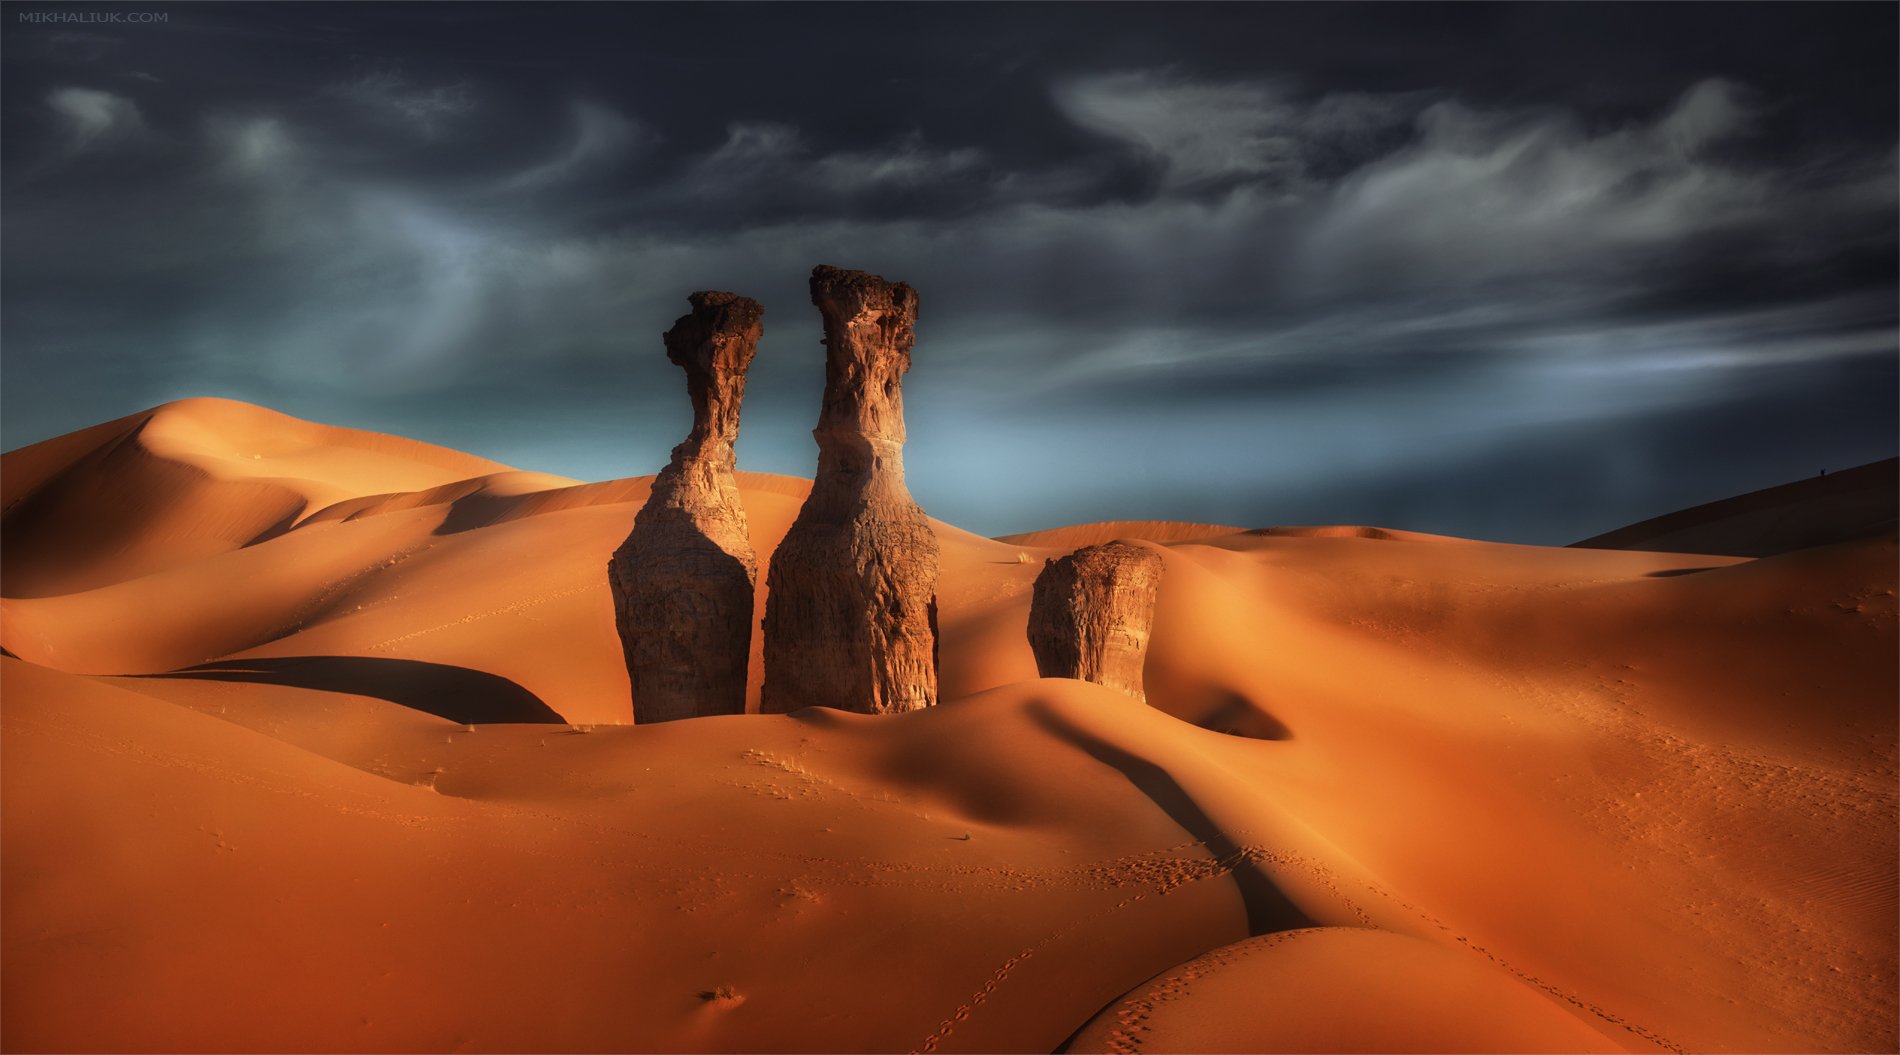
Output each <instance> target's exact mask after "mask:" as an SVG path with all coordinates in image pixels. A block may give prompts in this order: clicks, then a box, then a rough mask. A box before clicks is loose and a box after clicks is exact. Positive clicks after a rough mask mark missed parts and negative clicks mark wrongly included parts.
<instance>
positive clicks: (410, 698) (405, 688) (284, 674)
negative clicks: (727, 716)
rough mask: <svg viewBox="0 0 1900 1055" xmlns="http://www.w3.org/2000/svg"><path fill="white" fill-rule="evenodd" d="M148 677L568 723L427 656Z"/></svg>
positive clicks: (446, 713)
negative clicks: (276, 687)
mask: <svg viewBox="0 0 1900 1055" xmlns="http://www.w3.org/2000/svg"><path fill="white" fill-rule="evenodd" d="M138 676H139V677H145V678H187V679H194V680H198V681H240V682H251V683H257V684H264V685H288V686H292V687H295V688H300V689H319V690H321V691H324V692H347V693H351V694H354V695H357V696H373V697H375V698H377V699H382V700H388V701H389V702H390V703H394V704H399V705H401V706H404V707H408V708H411V709H413V710H418V711H426V712H428V713H429V714H433V715H436V716H438V717H442V718H447V719H448V720H449V721H452V722H461V723H463V724H464V725H478V724H486V723H496V722H527V723H556V724H558V723H563V722H564V721H565V719H563V718H562V717H561V716H560V715H558V714H556V713H554V709H553V708H551V707H549V706H548V705H547V704H545V703H543V702H541V698H540V697H538V696H536V695H535V694H534V693H532V692H529V691H528V690H527V689H524V688H522V687H521V686H519V685H517V684H515V683H514V682H512V681H509V680H508V679H507V678H504V677H501V676H499V675H495V674H489V673H487V672H485V671H480V670H470V669H468V668H467V667H455V666H450V665H448V664H445V663H428V662H424V661H423V660H419V659H394V658H389V657H372V656H272V657H269V658H266V659H236V660H224V661H221V662H218V663H204V664H201V665H199V666H196V667H185V668H184V669H182V670H174V671H170V672H168V673H164V674H141V675H138Z"/></svg>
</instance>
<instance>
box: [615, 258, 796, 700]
mask: <svg viewBox="0 0 1900 1055" xmlns="http://www.w3.org/2000/svg"><path fill="white" fill-rule="evenodd" d="M688 299H689V300H690V301H691V302H692V305H693V311H692V314H690V315H684V316H681V317H680V319H679V321H678V322H675V323H674V324H673V328H672V329H670V330H668V331H666V336H665V340H666V357H667V358H668V359H671V360H672V361H673V362H675V363H678V364H679V366H680V367H681V368H682V369H684V370H685V371H686V391H687V394H688V395H689V396H690V397H691V398H692V401H693V431H692V432H691V433H690V434H688V435H687V437H686V442H684V443H682V444H680V445H679V446H677V447H675V448H673V460H672V461H671V462H669V463H668V464H667V466H666V468H664V469H662V470H660V475H659V477H658V478H657V479H655V480H654V481H653V493H652V495H651V496H650V497H649V498H648V499H647V503H646V505H645V506H643V507H641V509H640V512H639V514H638V515H637V516H636V517H635V518H634V522H633V532H632V533H631V534H629V535H628V536H627V541H625V542H623V543H621V545H620V548H619V549H618V550H616V551H615V552H614V555H613V558H612V559H611V560H610V561H608V563H607V576H608V579H609V581H610V582H611V584H612V586H613V596H614V622H615V624H616V625H617V626H618V627H619V630H620V641H621V645H622V646H623V648H624V649H625V651H626V657H627V676H628V678H629V680H631V681H632V683H633V716H634V721H635V722H638V723H642V724H644V723H648V722H665V721H672V720H673V719H676V718H692V717H695V716H698V715H708V714H742V713H744V711H745V686H746V661H747V659H748V658H749V657H750V654H751V649H752V596H753V587H754V586H755V584H756V583H757V582H758V559H757V558H756V557H755V556H754V555H753V552H752V542H751V540H750V538H749V537H748V536H747V534H746V516H745V507H744V506H743V505H741V504H740V501H739V488H738V484H737V483H736V482H735V481H734V480H733V476H732V470H733V464H734V455H733V449H732V444H733V441H734V440H735V439H737V438H738V435H739V403H740V401H741V400H742V399H743V398H744V397H745V375H746V368H747V367H748V366H750V365H751V364H752V356H753V353H754V352H755V351H756V350H757V348H758V344H759V336H760V334H761V333H762V332H763V330H764V327H763V325H762V322H761V319H762V317H763V315H764V309H763V308H761V307H760V306H759V302H758V301H755V300H751V299H749V298H746V297H741V296H738V295H737V294H733V293H715V292H707V293H695V294H693V295H692V296H691V297H690V298H688Z"/></svg>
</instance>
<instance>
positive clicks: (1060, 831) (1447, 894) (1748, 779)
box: [0, 404, 1900, 1052]
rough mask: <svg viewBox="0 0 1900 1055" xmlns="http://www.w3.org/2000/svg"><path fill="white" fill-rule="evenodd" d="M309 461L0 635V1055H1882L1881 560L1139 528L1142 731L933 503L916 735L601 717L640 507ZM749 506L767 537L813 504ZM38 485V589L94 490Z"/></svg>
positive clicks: (755, 493) (20, 555)
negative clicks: (1045, 666)
mask: <svg viewBox="0 0 1900 1055" xmlns="http://www.w3.org/2000/svg"><path fill="white" fill-rule="evenodd" d="M215 405H216V406H223V404H215ZM257 413H259V414H266V413H268V412H263V411H258V412H257ZM127 420H128V421H129V420H132V419H127ZM285 420H288V419H285ZM119 424H120V423H114V426H115V427H117V426H118V425H119ZM298 427H300V428H312V429H314V428H317V426H305V425H302V424H301V423H298ZM106 433H107V434H116V433H113V430H112V429H107V430H106ZM349 435H350V436H352V437H360V436H362V435H363V434H360V433H352V434H349ZM95 438H96V437H95ZM62 442H63V441H52V443H53V444H55V445H57V444H60V443H62ZM389 442H390V443H391V444H396V443H398V442H399V441H395V440H390V441H389ZM203 443H204V444H205V445H207V446H211V445H214V441H212V440H204V441H203ZM97 447H98V444H97V443H96V442H94V439H93V438H89V439H87V440H86V441H84V442H78V441H75V442H73V443H69V444H66V446H65V447H63V448H62V447H48V446H46V445H42V446H41V447H40V448H29V449H28V450H29V451H41V452H42V453H43V452H44V451H45V450H54V449H58V450H66V451H72V450H79V449H88V450H90V449H97ZM352 449H357V448H352ZM390 449H391V450H396V449H400V448H397V447H391V448H390ZM22 453H25V452H15V453H14V454H9V455H7V456H6V457H7V459H8V460H7V461H6V462H5V463H3V464H0V472H3V473H5V474H6V475H7V476H8V478H9V480H12V479H15V478H14V477H13V475H12V470H13V465H14V462H13V460H14V459H15V458H17V457H18V456H19V455H20V454H22ZM321 454H322V452H320V451H309V450H306V451H305V454H304V455H303V457H304V458H305V460H306V461H308V462H312V463H317V464H325V465H327V464H329V459H327V458H324V457H322V456H321ZM63 456H64V455H62V457H63ZM75 457H76V456H75ZM350 457H353V456H350ZM69 461H70V459H69ZM471 461H475V460H471ZM74 471H77V470H72V469H68V470H62V472H74ZM144 471H146V470H145V468H143V467H139V466H135V467H134V468H133V469H132V470H127V473H128V474H129V475H132V476H137V475H138V474H139V473H141V472H144ZM392 471H393V470H392ZM415 471H416V472H418V473H419V474H421V475H424V476H426V475H427V474H426V473H423V472H422V470H415ZM444 471H445V472H446V471H447V470H444ZM450 475H453V474H452V473H451V474H450ZM22 478H24V477H22ZM60 478H61V474H60V473H46V474H43V479H44V480H45V481H49V482H50V481H55V480H58V479H60ZM340 479H341V477H340V476H339V475H338V474H332V475H330V476H328V477H325V478H324V479H323V480H320V481H316V482H311V481H302V482H297V481H296V480H295V479H294V478H292V481H293V482H292V483H289V484H272V486H273V487H283V488H284V489H285V490H287V491H290V492H295V493H300V494H301V493H304V492H305V490H307V491H308V492H309V493H310V494H312V495H315V496H316V497H318V498H322V499H323V501H321V502H318V501H316V500H314V499H313V500H311V501H310V502H309V503H308V505H307V507H306V508H304V510H303V511H302V512H301V513H300V514H299V515H298V517H297V518H295V519H294V521H292V522H291V523H290V524H288V525H286V526H284V527H283V528H282V529H281V530H277V531H274V532H270V533H267V534H265V535H264V536H263V537H262V538H261V540H258V541H254V542H252V543H251V544H248V545H245V544H243V543H242V542H241V541H233V539H234V538H235V534H236V533H233V532H230V531H226V530H224V529H223V527H222V525H225V524H227V523H235V522H239V521H243V522H247V523H248V522H252V521H255V520H259V519H262V518H263V516H264V515H265V510H264V507H265V506H266V505H268V502H267V500H266V499H265V498H262V497H259V495H260V494H261V493H262V492H255V491H233V490H223V491H218V492H216V493H215V495H213V496H211V497H204V498H202V501H203V502H205V503H207V507H209V506H218V507H220V508H222V507H224V506H229V508H228V509H227V510H226V511H225V513H224V515H223V517H222V518H205V519H204V520H203V521H202V522H203V523H205V524H207V525H209V526H207V527H206V529H205V530H206V531H208V532H210V533H211V534H212V535H213V536H217V538H216V540H214V541H215V544H214V542H213V541H202V540H196V536H194V535H193V534H192V531H191V530H187V529H186V528H185V527H180V526H179V525H180V524H181V523H183V522H179V521H169V520H166V519H165V518H163V517H155V518H153V520H152V525H151V526H152V530H154V531H160V532H161V534H164V533H169V534H165V536H164V537H162V538H160V539H155V540H145V539H144V538H143V535H142V532H143V531H144V529H145V527H146V525H144V524H143V523H142V522H140V521H137V520H123V518H122V522H119V523H116V524H115V525H114V526H113V527H112V530H113V531H115V532H118V533H119V537H122V538H123V540H124V544H125V545H126V546H127V547H130V548H133V549H137V548H139V547H146V548H145V549H144V550H143V552H147V553H151V554H163V555H164V557H165V559H164V560H163V561H156V562H153V564H152V566H151V567H149V568H147V567H144V566H143V565H142V564H140V563H139V562H128V563H122V564H113V563H111V559H110V558H101V566H100V567H97V568H79V569H64V570H62V571H60V572H59V575H60V576H71V577H72V578H71V580H70V581H71V582H72V584H73V585H72V586H71V587H70V588H66V589H63V590H62V591H61V592H59V593H58V594H57V595H49V596H16V595H13V594H12V593H11V589H10V587H9V596H8V597H7V599H6V600H5V601H4V602H0V645H4V646H5V648H6V649H7V651H8V652H10V653H12V654H13V655H15V656H18V657H20V658H19V659H17V660H16V659H5V660H4V661H0V690H3V691H4V693H5V706H4V708H0V719H3V720H4V723H5V727H4V730H3V734H0V755H3V757H0V782H4V783H3V785H0V805H3V807H4V811H3V812H4V847H5V854H4V857H3V858H0V869H4V875H3V876H0V881H3V882H4V884H5V886H4V889H5V891H6V897H5V899H4V901H3V902H0V913H3V918H0V957H3V958H4V961H5V963H6V965H7V967H8V970H6V971H5V972H4V974H0V1000H3V1001H4V1004H5V1006H6V1008H7V1015H6V1017H5V1019H4V1022H0V1046H4V1047H5V1048H6V1049H7V1050H319V1051H327V1050H495V1049H500V1050H548V1051H578V1050H675V1051H676V1050H782V1049H795V1050H822V1051H873V1050H875V1051H886V1050H899V1051H904V1050H926V1049H931V1050H944V1051H1031V1050H1042V1051H1048V1050H1053V1049H1055V1048H1056V1047H1058V1046H1060V1045H1062V1044H1063V1043H1064V1042H1065V1041H1067V1040H1070V1039H1071V1038H1073V1045H1074V1050H1141V1051H1150V1052H1158V1051H1182V1050H1409V1049H1413V1048H1423V1049H1436V1050H1523V1051H1532V1050H1617V1049H1627V1050H1635V1051H1657V1050H1696V1051H1834V1050H1861V1051H1882V1050H1892V1049H1893V1048H1894V1047H1895V1046H1896V1043H1900V1038H1896V1035H1895V1021H1896V1008H1895V1002H1896V1000H1895V993H1896V986H1897V984H1900V983H1897V979H1896V952H1895V932H1896V927H1900V909H1897V908H1896V903H1895V891H1896V888H1897V887H1900V878H1897V877H1896V874H1895V861H1896V857H1897V856H1900V847H1897V846H1896V831H1897V830H1900V817H1897V816H1896V779H1897V777H1896V746H1895V745H1896V715H1895V709H1894V701H1895V699H1896V696H1897V694H1900V686H1897V685H1896V669H1900V649H1897V648H1896V620H1895V579H1896V572H1897V569H1896V545H1895V540H1894V537H1893V535H1892V534H1891V532H1889V533H1888V534H1886V535H1884V536H1880V537H1872V538H1862V539H1860V540H1858V541H1851V542H1842V543H1838V544H1834V545H1829V546H1823V547H1818V548H1810V549H1805V550H1800V551H1796V552H1789V553H1784V554H1781V555H1778V556H1773V557H1768V558H1764V559H1761V560H1748V559H1745V558H1740V557H1708V556H1694V555H1676V554H1666V553H1651V552H1633V551H1620V550H1601V549H1550V548H1539V547H1527V546H1506V545H1498V544H1492V543H1485V542H1476V541H1468V540H1455V539H1443V538H1439V537H1436V536H1424V535H1417V534H1413V533H1407V532H1402V531H1396V530H1387V529H1373V528H1301V529H1282V528H1273V529H1268V530H1264V531H1247V532H1225V533H1215V534H1199V535H1196V536H1194V537H1191V538H1185V539H1181V540H1178V541H1156V540H1154V539H1152V538H1150V539H1146V540H1141V541H1138V544H1140V545H1144V546H1148V547H1152V548H1154V549H1155V550H1156V551H1157V552H1159V553H1160V554H1161V555H1162V557H1163V560H1164V563H1165V577H1164V579H1163V583H1162V587H1161V593H1160V598H1159V602H1158V607H1157V612H1156V621H1155V626H1154V631H1153V638H1152V642H1151V647H1150V654H1149V660H1148V665H1147V671H1146V678H1147V684H1148V695H1149V702H1150V704H1151V706H1142V705H1139V704H1136V703H1134V702H1133V701H1132V700H1129V699H1127V698H1125V697H1121V696H1119V695H1117V694H1114V693H1112V692H1110V691H1108V690H1105V689H1101V688H1099V687H1097V686H1091V685H1085V684H1082V683H1078V682H1071V681H1057V680H1037V679H1036V678H1035V665H1034V662H1033V659H1032V657H1031V655H1030V653H1029V649H1028V646H1027V643H1026V641H1025V638H1024V626H1025V621H1026V618H1027V611H1028V603H1029V592H1030V588H1031V585H1032V583H1033V581H1034V578H1035V575H1036V573H1037V572H1038V570H1039V569H1040V566H1041V561H1042V558H1045V557H1050V556H1055V555H1058V554H1060V553H1062V552H1065V551H1066V549H1067V548H1068V547H1069V546H1072V545H1075V544H1079V541H1080V540H1084V536H1082V535H1076V536H1073V537H1070V536H1045V537H1055V538H1058V539H1060V543H1059V544H1056V545H1040V544H1037V543H1034V542H1026V541H1014V542H1005V541H995V540H988V539H982V538H979V537H976V536H974V535H970V534H968V533H966V532H962V531H960V530H958V529H956V528H953V527H950V526H948V525H942V524H938V525H936V528H937V532H938V536H939V539H940V541H941V543H942V545H943V579H942V582H941V584H940V594H941V627H942V671H941V676H942V689H943V698H944V702H943V703H942V705H940V706H939V707H937V708H935V709H932V710H930V711H926V712H921V713H917V714H912V715H907V716H902V717H895V718H884V719H873V718H867V717H859V716H853V715H845V714H840V713H836V712H830V711H823V710H818V711H808V712H801V713H799V714H796V715H791V716H760V715H748V716H736V717H730V718H709V719H699V720H694V721H687V722H677V723H670V724H666V725H659V726H651V727H643V726H629V725H626V724H624V723H626V722H628V721H629V720H630V718H631V711H630V707H629V701H628V698H627V695H628V688H627V680H626V674H625V671H624V669H623V668H622V665H621V664H622V659H621V655H620V647H619V643H618V641H617V639H616V637H615V634H614V630H613V619H612V608H611V604H610V602H609V598H608V593H607V588H606V582H605V564H606V560H607V556H608V554H609V553H611V552H612V550H613V548H614V547H615V546H616V545H617V544H618V543H619V542H620V541H621V539H623V538H624V537H625V535H626V532H627V530H628V529H629V527H630V526H631V523H632V519H633V516H634V513H635V512H636V511H637V509H638V508H639V504H640V503H641V502H642V501H643V500H644V499H645V496H646V489H647V486H648V482H649V481H648V480H647V479H644V478H642V479H631V480H621V481H611V482H607V483H598V484H574V483H571V482H569V481H565V480H561V479H559V478H547V477H540V476H538V475H536V474H528V473H519V472H514V471H512V470H506V469H504V468H502V467H498V466H493V465H491V464H488V463H479V464H476V465H474V466H473V467H472V468H470V470H469V471H468V472H466V473H464V474H463V475H462V476H461V477H460V478H458V479H438V478H427V479H419V480H417V481H415V482H414V483H413V485H411V486H408V487H369V486H364V485H367V484H369V483H370V482H371V480H370V479H369V478H367V477H365V478H362V479H356V480H353V481H351V486H350V487H347V488H346V487H343V486H342V484H341V483H340V482H339V480H340ZM740 484H741V492H742V496H743V498H744V500H745V503H746V506H747V512H748V516H749V518H750V522H751V530H752V534H753V542H754V545H755V547H756V548H757V550H758V552H759V553H760V555H761V558H762V559H764V558H766V557H768V556H769V554H770V552H771V550H772V548H773V547H774V546H775V544H776V542H777V540H778V538H779V537H780V536H781V535H782V534H783V532H784V531H785V529H786V527H787V526H788V525H789V523H790V521H791V519H792V517H793V516H794V515H795V514H796V512H797V508H798V505H799V503H800V501H801V500H802V497H803V488H804V486H805V484H804V482H803V481H798V480H794V479H791V478H786V477H766V476H754V475H750V474H742V475H741V480H740ZM8 486H9V487H12V486H13V484H12V483H9V485H8ZM43 486H44V485H43ZM61 486H63V487H64V486H69V485H67V484H62V485H61ZM323 487H330V488H333V490H331V491H328V492H323V493H319V492H320V490H321V488H323ZM300 488H301V489H304V490H299V489H300ZM69 489H70V493H71V494H72V495H74V496H78V495H82V494H83V493H84V492H83V491H82V490H81V489H80V488H79V487H78V485H77V483H76V480H75V481H74V482H72V483H71V484H70V488H69ZM346 491H347V492H350V493H343V492H346ZM16 497H17V500H19V501H20V502H21V503H22V507H23V506H24V504H25V503H29V502H32V501H35V500H36V499H35V496H34V494H33V493H32V489H31V488H27V489H26V493H24V494H23V495H21V496H13V495H12V494H10V495H9V499H10V500H16ZM270 501H275V499H271V500H270ZM61 503H62V504H59V505H48V506H46V507H45V508H46V510H48V511H47V512H44V513H42V514H40V515H41V516H42V517H44V518H45V520H44V523H45V524H47V525H48V526H47V527H44V528H42V529H41V530H43V531H47V532H49V534H48V535H44V536H40V537H37V538H30V539H28V540H27V542H26V543H25V544H23V545H22V546H21V547H19V548H18V549H16V548H15V547H14V539H13V536H12V533H11V532H12V527H11V521H9V522H8V527H7V531H8V534H7V538H6V541H7V546H8V549H9V550H10V551H11V552H10V559H12V560H17V561H19V562H21V563H22V565H23V567H25V568H27V569H28V570H29V572H30V569H31V568H32V567H33V566H35V565H36V564H37V563H38V562H40V561H56V560H57V559H58V557H57V555H59V554H61V553H63V552H64V551H63V550H62V549H61V548H60V543H59V541H58V537H59V534H60V533H59V532H57V531H54V530H53V528H54V527H55V526H57V523H58V522H59V521H60V520H61V518H69V517H75V516H79V517H84V516H92V517H97V518H100V519H102V520H112V519H113V516H114V510H115V509H116V508H117V507H115V506H112V505H97V506H93V507H88V506H86V505H85V503H84V502H82V501H80V500H79V498H77V497H69V498H66V499H62V500H61ZM253 505H254V506H257V507H258V508H250V506H253ZM273 508H274V507H273ZM55 514H57V515H55ZM1131 534H1136V537H1138V538H1139V535H1138V533H1131ZM1086 540H1087V541H1093V538H1087V539H1086ZM193 546H198V547H201V548H200V549H197V550H194V549H193V548H192V547H193ZM194 554H195V556H194ZM1023 554H1026V555H1027V556H1028V557H1029V558H1030V559H1029V560H1028V561H1027V562H1023V561H1021V560H1020V556H1019V555H1023ZM42 581H45V582H57V581H59V580H58V579H57V577H52V576H50V573H49V577H48V578H46V579H44V580H42ZM760 581H761V583H763V582H764V581H765V576H764V575H763V574H761V576H760ZM761 590H763V587H761ZM762 600H763V598H761V602H762ZM761 611H762V604H761ZM754 645H755V647H754V658H753V665H752V669H751V679H752V691H753V700H754V702H755V703H756V693H757V687H758V682H759V678H760V675H761V671H760V669H759V665H758V656H757V651H758V649H757V645H758V641H757V638H756V636H755V642H754ZM1250 938H1251V939H1252V940H1251V941H1250V940H1249V939H1250ZM721 987H730V988H729V991H728V990H722V988H721ZM102 992H107V993H111V994H113V1001H112V1003H111V1005H110V1007H107V1008H103V1009H102V1007H101V1005H100V1002H99V998H98V994H100V993H102ZM845 994H853V995H855V994H865V996H866V997H868V998H867V999H850V1000H846V999H842V997H843V996H844V995H845ZM1136 1027H1139V1028H1136ZM1342 1030H1343V1031H1344V1032H1342ZM1322 1037H1331V1038H1333V1041H1329V1042H1328V1043H1335V1042H1336V1044H1337V1045H1339V1046H1338V1047H1335V1048H1332V1049H1329V1048H1327V1047H1326V1045H1325V1044H1322V1043H1320V1040H1319V1039H1318V1038H1322ZM1342 1038H1343V1039H1342Z"/></svg>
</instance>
